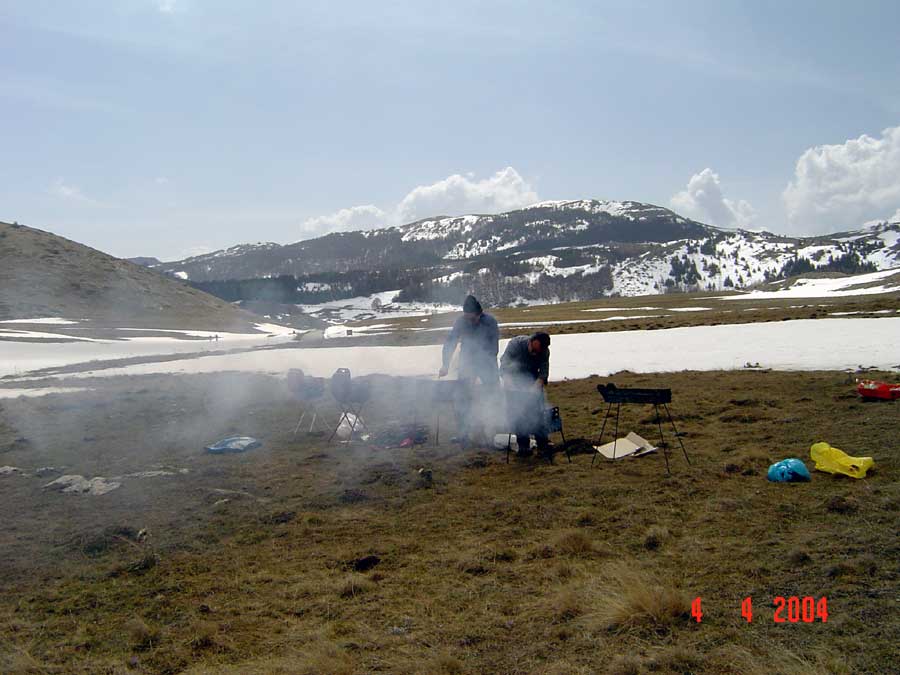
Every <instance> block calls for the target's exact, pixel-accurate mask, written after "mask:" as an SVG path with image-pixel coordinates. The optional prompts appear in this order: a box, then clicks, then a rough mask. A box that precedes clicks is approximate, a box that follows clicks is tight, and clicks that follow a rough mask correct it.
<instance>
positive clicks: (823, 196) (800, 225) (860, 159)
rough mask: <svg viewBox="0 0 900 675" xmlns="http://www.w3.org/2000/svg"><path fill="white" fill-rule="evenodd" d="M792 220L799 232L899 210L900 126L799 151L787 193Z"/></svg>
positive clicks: (833, 227) (828, 228)
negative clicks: (874, 135)
mask: <svg viewBox="0 0 900 675" xmlns="http://www.w3.org/2000/svg"><path fill="white" fill-rule="evenodd" d="M783 198H784V204H785V207H786V208H787V213H788V218H789V219H790V222H791V224H792V225H793V226H794V227H795V228H796V229H797V230H798V231H800V232H803V233H807V232H809V233H812V232H823V231H834V230H840V229H848V228H850V227H853V226H855V225H857V224H858V223H861V222H864V221H867V220H875V219H884V217H885V216H886V214H888V213H890V212H891V211H892V210H894V209H897V213H895V214H894V216H893V218H897V217H898V215H900V208H898V206H900V126H898V127H889V128H887V129H885V130H884V131H883V132H882V133H881V137H880V138H872V137H871V136H867V135H866V134H863V135H862V136H860V137H859V138H851V139H850V140H848V141H846V142H844V143H842V144H840V145H819V146H816V147H814V148H809V149H808V150H807V151H806V152H804V153H803V154H802V155H800V158H799V159H798V160H797V166H796V168H795V170H794V178H793V180H792V181H791V182H790V183H788V186H787V188H785V190H784V194H783Z"/></svg>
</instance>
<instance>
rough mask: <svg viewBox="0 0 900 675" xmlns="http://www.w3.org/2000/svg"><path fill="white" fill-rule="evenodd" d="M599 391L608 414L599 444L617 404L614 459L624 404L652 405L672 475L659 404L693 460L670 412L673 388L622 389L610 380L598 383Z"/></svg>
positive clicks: (667, 468)
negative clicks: (611, 412)
mask: <svg viewBox="0 0 900 675" xmlns="http://www.w3.org/2000/svg"><path fill="white" fill-rule="evenodd" d="M597 391H599V392H600V396H602V397H603V400H604V401H605V402H606V403H607V406H606V415H605V416H604V417H603V426H602V427H600V438H599V439H598V440H597V445H598V446H600V445H602V444H603V432H604V431H606V421H607V420H608V419H609V413H610V410H611V409H612V407H613V404H615V406H616V427H615V430H614V431H613V459H615V458H616V443H617V442H618V440H619V409H620V408H621V407H622V405H623V404H638V405H652V406H653V409H654V410H655V411H656V426H657V427H658V428H659V447H660V448H661V449H662V451H663V457H664V458H665V460H666V473H667V474H669V475H671V473H672V472H671V471H670V469H669V448H668V444H667V443H666V441H665V439H664V438H663V430H662V422H661V418H660V416H659V406H662V407H663V409H664V410H665V411H666V416H667V417H668V418H669V424H671V425H672V431H673V432H674V434H675V438H676V439H678V444H679V445H680V446H681V452H682V453H684V459H685V461H686V462H687V463H688V464H690V463H691V460H690V458H689V457H688V454H687V450H685V449H684V443H682V442H681V436H680V434H679V433H678V429H677V428H676V427H675V421H674V420H673V419H672V413H670V412H669V405H668V404H669V403H671V402H672V390H671V389H641V388H627V389H620V388H618V387H617V386H616V385H615V384H613V383H612V382H610V383H609V384H598V385H597ZM597 454H599V453H597ZM597 454H595V455H594V458H593V459H592V460H591V465H593V464H594V462H595V461H596V460H597Z"/></svg>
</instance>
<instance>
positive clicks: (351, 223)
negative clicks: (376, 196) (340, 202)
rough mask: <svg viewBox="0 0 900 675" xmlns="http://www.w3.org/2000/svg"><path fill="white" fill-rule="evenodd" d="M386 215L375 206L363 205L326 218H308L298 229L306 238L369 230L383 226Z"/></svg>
mask: <svg viewBox="0 0 900 675" xmlns="http://www.w3.org/2000/svg"><path fill="white" fill-rule="evenodd" d="M385 221H386V214H385V212H384V211H382V210H381V209H379V208H378V207H377V206H373V205H372V204H365V205H363V206H351V207H350V208H349V209H341V210H340V211H335V212H334V213H331V214H328V215H327V216H317V217H315V218H308V219H307V220H305V221H304V222H303V224H302V225H301V226H300V229H301V230H302V231H303V234H305V235H306V236H308V237H318V236H320V235H323V234H327V233H328V232H348V231H352V230H370V229H372V228H375V227H381V226H383V225H385Z"/></svg>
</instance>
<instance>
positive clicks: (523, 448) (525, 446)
mask: <svg viewBox="0 0 900 675" xmlns="http://www.w3.org/2000/svg"><path fill="white" fill-rule="evenodd" d="M517 442H518V445H519V449H518V450H517V451H516V457H531V439H530V438H528V436H526V437H525V440H524V441H522V440H518V441H517Z"/></svg>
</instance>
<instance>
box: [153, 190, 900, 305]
mask: <svg viewBox="0 0 900 675" xmlns="http://www.w3.org/2000/svg"><path fill="white" fill-rule="evenodd" d="M896 265H900V224H896V223H895V224H889V223H879V224H876V225H872V226H869V227H867V228H862V229H858V230H848V231H846V232H841V233H837V234H835V235H815V236H811V237H790V236H787V235H778V234H774V233H772V232H768V231H764V230H763V231H758V232H756V231H748V230H741V229H726V228H719V227H715V226H711V225H707V224H704V223H701V222H699V221H695V220H692V219H690V218H685V217H683V216H681V215H679V214H677V213H676V212H674V211H672V210H670V209H668V208H665V207H661V206H657V205H654V204H648V203H644V202H637V201H632V200H624V201H616V200H600V199H580V200H553V201H544V202H538V203H536V204H533V205H531V206H528V207H525V208H522V209H515V210H513V211H508V212H505V213H499V214H492V215H478V214H468V215H463V216H440V217H433V218H423V219H420V220H417V221H414V222H412V223H406V224H404V225H399V226H394V227H386V228H379V229H375V230H367V231H353V232H337V233H331V234H327V235H324V236H322V237H317V238H313V239H308V240H303V241H300V242H296V243H293V244H286V245H279V244H273V243H271V242H269V243H258V244H245V245H237V246H233V247H230V248H228V249H222V250H220V251H215V252H213V253H210V254H205V255H201V256H194V257H191V258H187V259H184V260H181V261H172V262H168V263H162V264H160V265H154V266H153V269H156V270H158V271H160V272H163V273H166V274H170V275H177V276H179V277H181V278H184V279H189V280H190V281H191V282H192V283H199V284H203V283H210V282H215V281H217V280H230V279H231V280H233V279H263V278H271V277H280V276H293V277H296V278H298V279H302V280H303V283H311V284H314V285H315V286H316V289H317V291H321V292H322V293H327V292H328V291H329V290H331V291H334V292H336V293H349V292H351V290H350V289H349V288H342V287H341V284H340V279H338V280H337V281H338V283H337V284H336V286H335V287H334V288H331V289H327V288H324V287H322V286H321V282H322V281H323V280H325V278H326V276H328V275H331V276H333V275H347V274H355V273H366V274H370V275H378V274H379V273H382V272H384V271H385V270H398V269H399V270H407V271H409V272H410V274H412V272H413V271H416V272H417V273H418V274H419V278H420V279H419V281H418V282H416V283H417V284H418V285H419V288H412V291H411V293H412V295H419V296H422V294H425V295H430V296H431V297H433V298H435V299H448V300H449V299H450V298H451V297H455V294H459V293H464V292H467V290H468V291H477V292H480V293H482V294H484V293H486V292H487V293H488V295H490V296H492V301H493V302H495V303H502V304H510V303H515V302H522V301H534V300H537V299H544V300H547V301H551V302H552V301H556V300H572V299H586V298H588V297H597V296H599V295H610V294H620V295H645V294H653V293H661V292H668V291H672V290H697V289H701V290H702V289H710V290H727V289H738V288H745V287H747V286H750V285H754V284H756V283H760V282H762V281H768V280H770V279H772V278H778V277H779V276H782V275H784V274H785V273H789V272H792V271H794V272H797V273H799V272H803V271H814V270H815V269H827V270H835V271H863V270H867V269H884V268H886V267H891V266H896ZM794 268H796V269H794ZM331 281H333V279H332V278H331V277H328V282H329V283H330V282H331ZM425 287H428V288H425ZM379 290H387V289H385V288H380V289H379ZM323 297H324V296H323ZM303 301H304V302H306V301H311V300H309V298H307V299H304V300H303Z"/></svg>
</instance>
